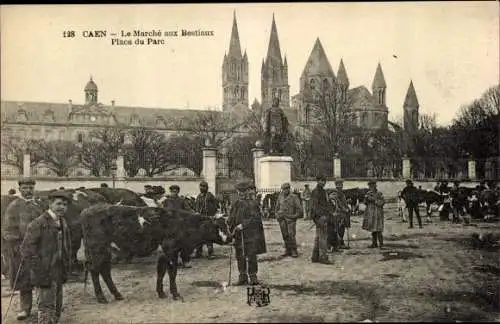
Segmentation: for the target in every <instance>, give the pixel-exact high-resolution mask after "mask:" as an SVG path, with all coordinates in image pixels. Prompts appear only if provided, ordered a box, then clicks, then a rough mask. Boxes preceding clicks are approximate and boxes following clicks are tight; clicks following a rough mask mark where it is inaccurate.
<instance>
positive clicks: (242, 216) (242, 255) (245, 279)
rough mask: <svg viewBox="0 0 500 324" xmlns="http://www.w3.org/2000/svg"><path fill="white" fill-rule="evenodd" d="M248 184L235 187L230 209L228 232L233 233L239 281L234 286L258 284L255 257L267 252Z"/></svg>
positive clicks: (258, 213) (244, 183)
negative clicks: (236, 197) (233, 199)
mask: <svg viewBox="0 0 500 324" xmlns="http://www.w3.org/2000/svg"><path fill="white" fill-rule="evenodd" d="M249 188H250V183H248V182H247V181H242V182H240V183H238V184H237V185H236V190H237V191H238V199H237V200H236V201H235V202H234V204H233V206H232V207H231V211H230V214H229V218H228V225H229V230H230V231H231V232H234V233H235V236H234V249H235V254H236V261H237V263H238V271H239V279H238V282H237V283H236V285H238V286H240V285H245V284H247V283H249V278H250V284H252V285H256V284H258V283H259V282H258V280H257V272H258V264H257V255H259V254H263V253H266V252H267V249H266V239H265V236H264V226H263V224H262V215H261V213H260V209H259V208H258V204H257V202H256V201H255V200H254V199H252V198H251V197H249Z"/></svg>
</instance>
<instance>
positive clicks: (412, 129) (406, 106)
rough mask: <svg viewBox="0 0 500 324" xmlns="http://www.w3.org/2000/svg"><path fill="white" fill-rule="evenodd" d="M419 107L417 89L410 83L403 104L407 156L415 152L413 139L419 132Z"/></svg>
mask: <svg viewBox="0 0 500 324" xmlns="http://www.w3.org/2000/svg"><path fill="white" fill-rule="evenodd" d="M419 107H420V105H419V103H418V99H417V93H416V92H415V87H414V86H413V81H410V85H409V86H408V91H407V92H406V97H405V101H404V103H403V131H404V134H405V142H406V144H405V148H406V153H407V154H409V153H411V152H413V150H414V145H413V139H414V138H415V135H416V133H417V131H418V118H419V114H418V108H419Z"/></svg>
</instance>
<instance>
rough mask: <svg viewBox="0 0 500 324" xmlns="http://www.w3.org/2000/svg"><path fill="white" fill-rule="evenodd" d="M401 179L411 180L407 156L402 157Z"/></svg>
mask: <svg viewBox="0 0 500 324" xmlns="http://www.w3.org/2000/svg"><path fill="white" fill-rule="evenodd" d="M403 178H405V179H410V178H411V161H410V158H409V157H407V156H405V157H403Z"/></svg>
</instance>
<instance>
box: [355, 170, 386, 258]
mask: <svg viewBox="0 0 500 324" xmlns="http://www.w3.org/2000/svg"><path fill="white" fill-rule="evenodd" d="M364 201H365V205H366V211H365V215H364V218H363V225H361V228H362V229H364V230H366V231H369V232H371V233H372V245H371V246H370V247H371V248H376V247H380V248H381V249H382V248H383V246H384V237H383V235H382V233H383V231H384V204H385V200H384V195H382V193H381V192H380V191H378V190H377V183H376V182H375V180H370V181H369V182H368V192H367V193H366V196H365V200H364ZM377 241H378V244H377Z"/></svg>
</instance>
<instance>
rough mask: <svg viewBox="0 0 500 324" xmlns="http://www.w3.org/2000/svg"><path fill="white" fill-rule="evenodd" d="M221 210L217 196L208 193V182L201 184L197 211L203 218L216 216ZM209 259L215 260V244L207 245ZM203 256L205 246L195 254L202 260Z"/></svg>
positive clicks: (201, 246) (197, 198)
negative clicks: (218, 210)
mask: <svg viewBox="0 0 500 324" xmlns="http://www.w3.org/2000/svg"><path fill="white" fill-rule="evenodd" d="M217 209H219V202H218V201H217V199H215V196H214V195H213V194H212V193H211V192H210V191H208V183H207V182H206V181H202V182H200V194H199V195H198V197H196V201H195V210H196V211H197V212H198V213H200V214H201V215H202V216H210V217H213V216H215V213H217ZM207 250H208V258H209V259H211V258H213V254H214V245H213V243H208V244H207ZM202 254H203V244H202V245H200V246H199V247H198V248H197V249H196V252H195V257H197V258H200V257H201V255H202Z"/></svg>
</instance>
